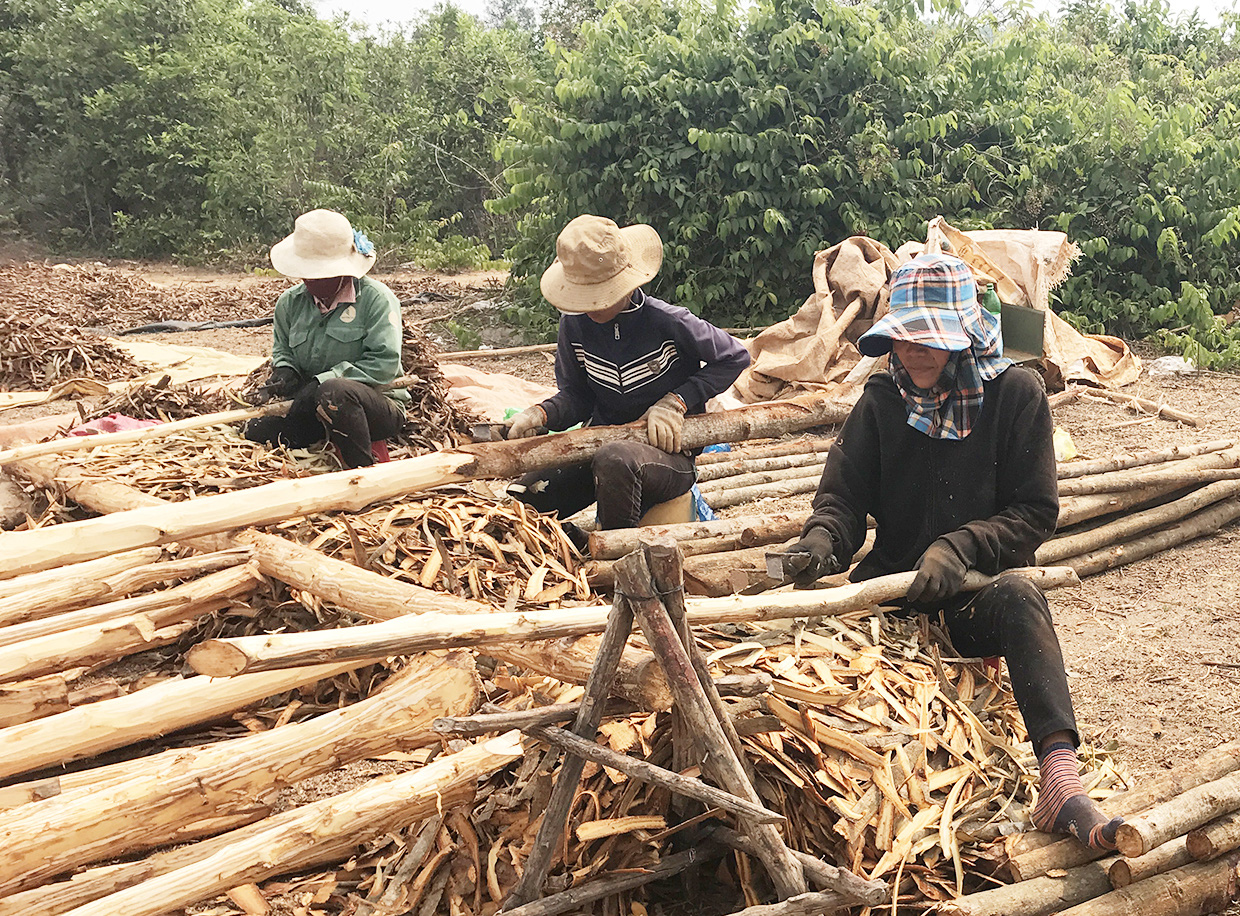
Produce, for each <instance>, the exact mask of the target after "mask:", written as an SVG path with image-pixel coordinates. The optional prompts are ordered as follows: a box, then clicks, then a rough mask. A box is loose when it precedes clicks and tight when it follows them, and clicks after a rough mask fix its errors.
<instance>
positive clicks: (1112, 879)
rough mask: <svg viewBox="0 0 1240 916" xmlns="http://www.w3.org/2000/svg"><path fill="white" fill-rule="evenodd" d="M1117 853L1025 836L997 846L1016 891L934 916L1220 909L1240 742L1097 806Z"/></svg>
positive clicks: (1239, 781) (1231, 845) (955, 905)
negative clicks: (1115, 826)
mask: <svg viewBox="0 0 1240 916" xmlns="http://www.w3.org/2000/svg"><path fill="white" fill-rule="evenodd" d="M1100 807H1101V808H1102V810H1103V811H1104V812H1106V813H1107V814H1108V815H1112V816H1114V815H1117V814H1122V815H1124V816H1125V818H1126V821H1125V823H1124V824H1123V826H1121V827H1120V830H1119V835H1118V837H1117V842H1118V846H1119V850H1118V852H1117V853H1113V854H1110V855H1106V854H1103V853H1098V852H1094V851H1092V850H1090V849H1088V848H1086V847H1085V846H1083V845H1081V844H1080V843H1077V842H1076V841H1075V840H1072V839H1059V838H1056V837H1053V836H1049V835H1047V834H1044V833H1026V834H1021V835H1018V836H1013V837H1009V838H1007V839H1006V840H1005V841H1004V847H1005V848H1004V852H1005V854H1006V856H1007V869H1008V872H1009V874H1010V876H1011V877H1012V879H1013V881H1014V883H1012V884H1007V885H1003V886H1001V887H997V888H994V889H992V890H988V891H983V892H981V893H976V894H970V895H968V896H965V897H960V898H957V899H956V900H952V901H948V902H946V903H942V904H939V906H938V907H937V908H936V912H937V913H938V914H940V916H1046V914H1050V913H1058V914H1060V916H1189V914H1192V916H1200V914H1205V913H1217V912H1222V911H1223V910H1224V909H1226V907H1227V905H1228V904H1229V903H1230V901H1232V900H1234V899H1235V897H1236V891H1237V878H1238V875H1237V863H1238V861H1240V742H1236V741H1233V742H1230V743H1228V744H1224V745H1221V746H1219V747H1217V748H1215V749H1213V750H1211V751H1209V752H1207V753H1206V754H1204V755H1202V756H1201V757H1200V758H1198V759H1196V760H1189V761H1185V762H1184V763H1182V764H1181V765H1180V766H1178V767H1176V768H1175V769H1173V770H1171V771H1169V772H1167V773H1165V774H1163V775H1162V776H1159V777H1157V778H1155V779H1151V780H1149V781H1147V782H1145V783H1143V784H1141V785H1138V786H1137V787H1136V788H1134V789H1131V790H1129V791H1127V792H1120V793H1118V794H1116V795H1112V796H1111V797H1110V798H1107V799H1104V800H1103V801H1102V802H1101V803H1100Z"/></svg>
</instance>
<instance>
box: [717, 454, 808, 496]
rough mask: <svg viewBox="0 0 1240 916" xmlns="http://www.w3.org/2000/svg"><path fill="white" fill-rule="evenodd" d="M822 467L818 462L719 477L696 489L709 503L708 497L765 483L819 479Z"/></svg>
mask: <svg viewBox="0 0 1240 916" xmlns="http://www.w3.org/2000/svg"><path fill="white" fill-rule="evenodd" d="M716 467H718V465H716ZM823 467H825V465H824V463H823V462H818V463H816V464H805V465H797V466H796V467H790V468H782V469H779V470H773V471H750V472H748V473H746V474H734V475H730V476H727V477H719V478H716V479H715V480H710V481H707V482H706V483H700V484H698V489H699V490H700V491H701V493H702V496H703V497H705V499H706V501H707V502H710V496H711V495H712V494H715V493H723V492H728V491H731V490H739V489H742V488H744V487H755V486H761V485H762V484H766V483H782V482H783V481H787V480H800V479H801V478H802V477H818V478H819V479H821V478H822V469H823Z"/></svg>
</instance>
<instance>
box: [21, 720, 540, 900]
mask: <svg viewBox="0 0 1240 916" xmlns="http://www.w3.org/2000/svg"><path fill="white" fill-rule="evenodd" d="M520 754H521V745H520V744H519V743H518V742H517V741H516V740H515V736H513V735H509V736H503V737H500V738H496V739H493V740H491V741H487V742H482V743H479V744H476V745H473V746H471V747H467V748H465V749H464V750H461V751H458V752H457V753H455V754H451V755H448V756H444V757H440V758H438V759H436V760H434V761H432V762H431V763H429V764H427V765H426V766H424V767H421V768H419V769H417V770H412V771H410V772H408V773H402V774H399V775H395V776H384V777H380V778H378V779H374V780H371V781H369V782H368V783H366V784H365V785H363V786H361V787H359V788H357V789H352V790H350V791H347V792H343V793H341V794H339V795H335V796H332V797H331V798H325V799H322V800H320V801H316V802H312V803H310V804H308V805H304V806H302V807H300V808H294V809H292V810H290V811H286V812H283V813H281V814H278V815H275V816H273V817H269V818H265V819H264V820H262V821H259V822H258V823H255V824H251V825H249V826H248V827H243V828H241V829H238V830H234V831H231V832H229V833H225V834H221V835H219V836H214V837H211V838H210V839H207V840H203V841H201V842H199V843H196V844H194V845H193V846H188V847H182V848H180V849H173V850H168V851H164V852H158V853H155V854H154V855H152V856H148V857H147V858H145V859H141V860H139V861H137V862H130V863H125V864H123V865H120V866H116V867H108V868H98V869H93V870H91V871H88V872H86V873H84V874H82V875H78V876H75V877H74V878H73V879H72V881H70V882H68V883H67V884H64V885H54V886H51V887H44V888H39V889H38V890H36V891H30V892H27V893H26V894H23V895H18V896H17V897H10V898H7V899H5V900H0V916H19V914H20V916H53V914H59V913H65V912H66V909H67V908H68V907H73V906H77V907H78V909H74V910H70V912H72V913H74V914H76V916H104V914H106V916H117V914H120V913H124V914H125V916H159V914H163V913H166V912H168V911H169V909H172V908H181V907H187V906H191V905H193V904H195V903H199V902H201V901H204V900H209V899H211V898H212V897H214V896H216V895H218V894H220V893H222V892H224V891H225V890H227V889H228V888H230V887H236V886H238V885H240V884H245V883H247V882H258V881H263V880H266V879H268V878H271V877H275V876H276V875H280V874H287V873H290V872H297V871H302V870H305V869H308V868H312V867H316V866H321V865H326V864H329V863H332V862H341V861H344V860H345V859H347V858H348V857H349V856H350V855H351V854H352V853H353V852H354V850H356V849H357V848H358V847H359V846H362V845H363V844H365V843H366V842H368V841H369V840H371V839H374V838H375V837H379V836H382V835H383V834H385V833H388V832H390V831H394V830H399V829H400V828H402V827H405V826H407V825H409V824H415V823H417V822H418V821H420V820H424V819H426V818H428V817H431V816H433V815H434V814H435V812H436V811H438V810H442V809H448V808H451V807H454V806H456V805H458V804H461V803H463V802H464V801H466V800H468V799H469V798H471V797H472V796H473V792H474V788H475V785H476V783H477V782H478V780H479V779H483V778H485V777H487V776H488V775H490V774H491V773H494V772H495V771H496V770H498V769H500V768H502V767H504V766H506V765H507V764H509V763H511V762H512V761H513V760H515V759H517V757H519V756H520ZM90 901H93V902H90Z"/></svg>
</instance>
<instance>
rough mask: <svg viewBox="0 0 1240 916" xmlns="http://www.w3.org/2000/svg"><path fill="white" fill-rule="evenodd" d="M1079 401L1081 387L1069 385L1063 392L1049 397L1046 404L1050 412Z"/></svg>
mask: <svg viewBox="0 0 1240 916" xmlns="http://www.w3.org/2000/svg"><path fill="white" fill-rule="evenodd" d="M1080 399H1081V386H1080V385H1069V386H1068V387H1067V388H1065V389H1064V390H1063V391H1059V392H1056V393H1055V394H1052V395H1050V396H1049V397H1048V398H1047V399H1046V402H1047V403H1048V404H1049V405H1050V408H1051V410H1055V409H1056V408H1058V407H1063V406H1064V405H1065V404H1071V403H1073V402H1074V401H1079V400H1080Z"/></svg>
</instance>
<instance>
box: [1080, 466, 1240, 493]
mask: <svg viewBox="0 0 1240 916" xmlns="http://www.w3.org/2000/svg"><path fill="white" fill-rule="evenodd" d="M1137 470H1139V471H1141V472H1142V473H1141V475H1140V476H1135V475H1134V476H1133V477H1130V478H1128V479H1126V480H1120V479H1118V477H1112V475H1109V474H1107V475H1103V474H1099V475H1097V476H1096V477H1078V478H1077V479H1076V480H1065V481H1064V482H1063V484H1062V485H1061V487H1062V490H1061V493H1060V495H1064V496H1090V495H1093V494H1095V493H1122V492H1126V491H1128V490H1147V489H1149V488H1150V487H1151V486H1157V487H1162V486H1168V487H1177V488H1178V487H1200V486H1203V485H1204V484H1207V483H1214V482H1215V481H1218V480H1237V479H1240V468H1213V469H1207V470H1199V471H1192V470H1182V469H1180V468H1179V467H1178V466H1171V467H1163V468H1157V469H1155V470H1147V469H1145V468H1138V469H1137ZM1115 473H1116V474H1117V475H1118V474H1123V473H1128V472H1126V471H1116V472H1115ZM1104 478H1111V479H1104Z"/></svg>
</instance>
